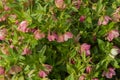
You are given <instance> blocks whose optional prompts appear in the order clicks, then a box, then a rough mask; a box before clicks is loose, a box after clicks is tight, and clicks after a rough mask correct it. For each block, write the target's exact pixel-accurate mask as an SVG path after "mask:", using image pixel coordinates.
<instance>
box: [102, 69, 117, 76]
mask: <svg viewBox="0 0 120 80" xmlns="http://www.w3.org/2000/svg"><path fill="white" fill-rule="evenodd" d="M114 75H116V73H115V69H114V68H108V71H107V72H106V71H104V72H103V74H102V76H106V78H112V77H113V76H114Z"/></svg>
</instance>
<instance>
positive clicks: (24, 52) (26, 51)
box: [22, 47, 31, 55]
mask: <svg viewBox="0 0 120 80" xmlns="http://www.w3.org/2000/svg"><path fill="white" fill-rule="evenodd" d="M28 54H31V50H30V49H29V48H28V47H25V48H24V49H23V53H22V55H28Z"/></svg>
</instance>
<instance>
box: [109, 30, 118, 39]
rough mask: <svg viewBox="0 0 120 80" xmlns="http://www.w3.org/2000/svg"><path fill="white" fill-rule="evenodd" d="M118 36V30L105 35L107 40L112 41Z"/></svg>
mask: <svg viewBox="0 0 120 80" xmlns="http://www.w3.org/2000/svg"><path fill="white" fill-rule="evenodd" d="M118 36H119V32H118V30H111V31H110V32H109V33H108V35H107V40H108V41H112V40H113V39H114V38H117V37H118Z"/></svg>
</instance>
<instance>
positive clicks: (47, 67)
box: [43, 64, 53, 74]
mask: <svg viewBox="0 0 120 80" xmlns="http://www.w3.org/2000/svg"><path fill="white" fill-rule="evenodd" d="M43 66H44V67H45V71H46V73H47V74H49V73H50V72H51V71H52V68H53V67H52V66H51V65H48V64H44V65H43Z"/></svg>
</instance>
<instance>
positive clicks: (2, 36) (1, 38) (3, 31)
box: [0, 28, 7, 40]
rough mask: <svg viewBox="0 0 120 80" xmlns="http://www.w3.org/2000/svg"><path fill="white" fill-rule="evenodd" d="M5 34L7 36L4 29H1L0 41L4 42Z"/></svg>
mask: <svg viewBox="0 0 120 80" xmlns="http://www.w3.org/2000/svg"><path fill="white" fill-rule="evenodd" d="M6 34H7V30H6V29H5V28H4V29H1V30H0V40H5V37H6Z"/></svg>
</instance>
